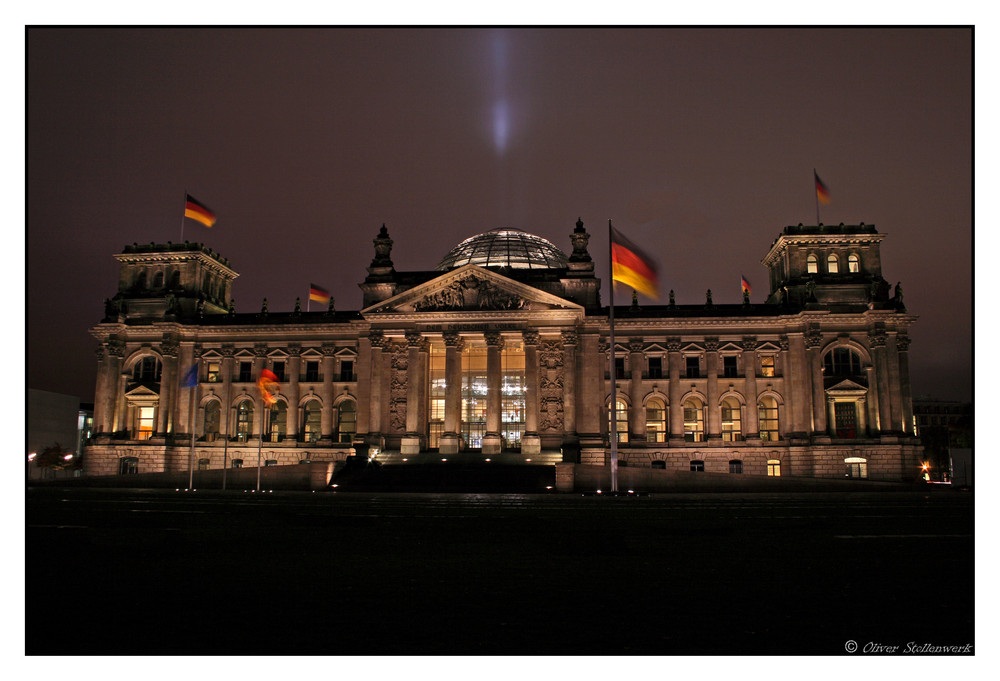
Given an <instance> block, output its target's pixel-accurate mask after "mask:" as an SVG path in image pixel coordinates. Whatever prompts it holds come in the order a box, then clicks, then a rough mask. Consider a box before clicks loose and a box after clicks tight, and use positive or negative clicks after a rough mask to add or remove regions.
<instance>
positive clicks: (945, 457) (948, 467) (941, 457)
mask: <svg viewBox="0 0 1000 681" xmlns="http://www.w3.org/2000/svg"><path fill="white" fill-rule="evenodd" d="M913 417H914V420H915V421H916V426H917V435H918V436H919V437H920V442H921V444H923V446H924V460H925V462H926V463H927V464H928V476H929V477H930V479H931V480H940V481H947V480H950V479H951V477H952V475H953V474H954V471H953V470H952V468H953V462H952V457H951V455H950V453H949V450H952V449H966V450H971V449H972V445H973V411H972V404H971V403H969V402H955V401H947V400H935V399H932V398H929V397H918V398H915V399H914V400H913Z"/></svg>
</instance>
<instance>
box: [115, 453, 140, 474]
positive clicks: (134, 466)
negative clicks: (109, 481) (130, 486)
mask: <svg viewBox="0 0 1000 681" xmlns="http://www.w3.org/2000/svg"><path fill="white" fill-rule="evenodd" d="M138 472H139V458H138V457H135V456H123V457H122V458H120V459H118V475H135V474H136V473H138Z"/></svg>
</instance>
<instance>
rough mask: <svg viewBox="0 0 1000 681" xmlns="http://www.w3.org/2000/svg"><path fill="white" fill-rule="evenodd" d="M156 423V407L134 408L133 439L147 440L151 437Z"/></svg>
mask: <svg viewBox="0 0 1000 681" xmlns="http://www.w3.org/2000/svg"><path fill="white" fill-rule="evenodd" d="M155 423H156V407H136V411H135V439H136V440H148V439H149V438H151V437H153V429H154V427H155Z"/></svg>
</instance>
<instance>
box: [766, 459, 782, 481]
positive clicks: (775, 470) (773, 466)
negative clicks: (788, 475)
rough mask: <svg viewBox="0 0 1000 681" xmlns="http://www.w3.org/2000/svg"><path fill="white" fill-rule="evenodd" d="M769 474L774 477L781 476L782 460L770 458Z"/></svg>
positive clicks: (768, 463)
mask: <svg viewBox="0 0 1000 681" xmlns="http://www.w3.org/2000/svg"><path fill="white" fill-rule="evenodd" d="M767 474H768V475H769V476H771V477H772V478H780V477H781V462H780V461H778V460H777V459H769V460H768V462H767Z"/></svg>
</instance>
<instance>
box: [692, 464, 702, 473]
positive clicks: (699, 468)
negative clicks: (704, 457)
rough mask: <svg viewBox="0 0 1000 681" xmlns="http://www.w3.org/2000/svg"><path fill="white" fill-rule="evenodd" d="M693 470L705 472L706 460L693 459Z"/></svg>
mask: <svg viewBox="0 0 1000 681" xmlns="http://www.w3.org/2000/svg"><path fill="white" fill-rule="evenodd" d="M691 470H692V471H693V472H695V473H704V472H705V462H704V461H692V462H691Z"/></svg>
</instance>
